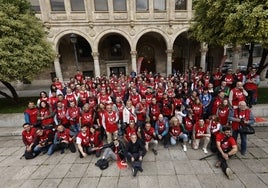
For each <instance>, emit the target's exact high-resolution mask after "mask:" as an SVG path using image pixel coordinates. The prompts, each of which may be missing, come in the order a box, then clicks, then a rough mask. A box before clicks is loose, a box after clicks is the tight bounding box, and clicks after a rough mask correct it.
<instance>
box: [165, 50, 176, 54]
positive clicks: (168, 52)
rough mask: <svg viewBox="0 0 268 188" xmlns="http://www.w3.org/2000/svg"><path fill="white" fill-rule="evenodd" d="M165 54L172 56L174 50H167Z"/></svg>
mask: <svg viewBox="0 0 268 188" xmlns="http://www.w3.org/2000/svg"><path fill="white" fill-rule="evenodd" d="M165 52H166V53H167V54H172V53H173V52H174V50H173V49H167V50H166V51H165Z"/></svg>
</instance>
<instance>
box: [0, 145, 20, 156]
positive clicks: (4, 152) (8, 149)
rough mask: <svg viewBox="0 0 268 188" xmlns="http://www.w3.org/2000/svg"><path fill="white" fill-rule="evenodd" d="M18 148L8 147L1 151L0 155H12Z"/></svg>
mask: <svg viewBox="0 0 268 188" xmlns="http://www.w3.org/2000/svg"><path fill="white" fill-rule="evenodd" d="M19 149H20V147H8V148H6V149H5V150H4V151H2V153H1V155H12V154H13V153H14V152H16V151H18V150H19ZM22 154H23V153H22Z"/></svg>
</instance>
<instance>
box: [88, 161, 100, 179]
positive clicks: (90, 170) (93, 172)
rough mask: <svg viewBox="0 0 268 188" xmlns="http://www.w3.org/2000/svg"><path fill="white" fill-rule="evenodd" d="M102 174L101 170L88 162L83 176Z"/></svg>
mask: <svg viewBox="0 0 268 188" xmlns="http://www.w3.org/2000/svg"><path fill="white" fill-rule="evenodd" d="M101 174H102V170H100V168H99V167H97V166H96V165H95V164H93V163H89V165H88V167H87V169H86V172H85V176H84V177H99V176H101Z"/></svg>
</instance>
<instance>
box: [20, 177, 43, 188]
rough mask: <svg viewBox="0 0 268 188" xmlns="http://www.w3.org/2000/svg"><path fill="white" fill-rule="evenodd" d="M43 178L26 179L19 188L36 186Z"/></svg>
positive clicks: (33, 187) (34, 187)
mask: <svg viewBox="0 0 268 188" xmlns="http://www.w3.org/2000/svg"><path fill="white" fill-rule="evenodd" d="M42 182H43V179H41V180H26V181H25V182H24V183H23V184H22V185H21V187H20V188H36V187H39V186H40V185H41V183H42Z"/></svg>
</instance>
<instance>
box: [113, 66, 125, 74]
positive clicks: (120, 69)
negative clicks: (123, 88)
mask: <svg viewBox="0 0 268 188" xmlns="http://www.w3.org/2000/svg"><path fill="white" fill-rule="evenodd" d="M110 73H111V75H112V74H115V75H117V76H118V75H120V74H123V75H126V67H110Z"/></svg>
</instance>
